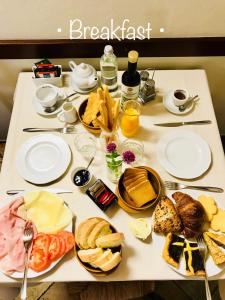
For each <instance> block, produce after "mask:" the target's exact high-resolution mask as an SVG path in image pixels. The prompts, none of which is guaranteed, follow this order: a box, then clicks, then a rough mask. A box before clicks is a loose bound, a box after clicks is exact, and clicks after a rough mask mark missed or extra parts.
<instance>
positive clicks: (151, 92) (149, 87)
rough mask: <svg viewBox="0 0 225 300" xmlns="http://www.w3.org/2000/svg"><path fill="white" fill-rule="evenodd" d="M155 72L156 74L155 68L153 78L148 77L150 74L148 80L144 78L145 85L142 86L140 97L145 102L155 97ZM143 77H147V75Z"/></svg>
mask: <svg viewBox="0 0 225 300" xmlns="http://www.w3.org/2000/svg"><path fill="white" fill-rule="evenodd" d="M144 72H147V70H145V71H143V73H144ZM141 73H142V72H141ZM147 73H148V72H147ZM154 74H155V70H154V71H153V75H152V78H148V77H149V75H148V77H147V80H143V86H142V87H141V89H140V93H139V97H140V99H141V101H142V103H143V104H145V103H147V102H149V101H150V100H153V99H155V96H156V92H155V81H154V80H153V77H154ZM143 77H144V79H145V78H146V75H145V76H143Z"/></svg>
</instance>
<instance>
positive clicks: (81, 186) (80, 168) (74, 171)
mask: <svg viewBox="0 0 225 300" xmlns="http://www.w3.org/2000/svg"><path fill="white" fill-rule="evenodd" d="M80 170H85V167H77V168H75V169H74V170H73V172H72V173H71V180H72V182H73V184H74V185H75V186H77V187H79V188H83V187H86V186H87V185H88V184H89V183H90V182H91V180H92V177H93V175H92V174H91V172H90V171H89V170H88V172H89V174H90V177H89V180H88V181H87V182H86V183H85V184H84V185H76V184H75V183H74V180H73V179H74V176H75V174H76V173H77V172H78V171H80Z"/></svg>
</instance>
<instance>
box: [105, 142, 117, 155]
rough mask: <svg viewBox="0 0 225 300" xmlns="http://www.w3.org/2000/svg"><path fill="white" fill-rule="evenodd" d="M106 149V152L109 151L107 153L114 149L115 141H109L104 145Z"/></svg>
mask: <svg viewBox="0 0 225 300" xmlns="http://www.w3.org/2000/svg"><path fill="white" fill-rule="evenodd" d="M106 150H107V152H109V153H112V152H114V151H116V144H115V143H109V144H108V145H107V146H106Z"/></svg>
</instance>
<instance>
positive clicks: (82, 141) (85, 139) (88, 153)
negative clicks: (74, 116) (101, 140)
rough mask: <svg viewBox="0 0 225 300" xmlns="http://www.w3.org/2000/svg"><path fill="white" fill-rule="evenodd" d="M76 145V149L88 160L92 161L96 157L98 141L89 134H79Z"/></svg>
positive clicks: (75, 139)
mask: <svg viewBox="0 0 225 300" xmlns="http://www.w3.org/2000/svg"><path fill="white" fill-rule="evenodd" d="M74 144H75V147H76V149H77V150H78V151H79V152H80V153H81V155H82V156H83V157H85V158H86V159H90V158H91V157H93V156H95V153H96V144H97V140H96V138H95V137H94V136H92V135H90V134H89V133H86V132H82V133H77V134H76V135H75V138H74Z"/></svg>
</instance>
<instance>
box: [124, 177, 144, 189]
mask: <svg viewBox="0 0 225 300" xmlns="http://www.w3.org/2000/svg"><path fill="white" fill-rule="evenodd" d="M146 180H148V179H147V176H145V175H141V176H140V177H134V178H133V179H128V180H124V181H123V185H124V187H125V188H126V189H129V188H132V186H134V185H138V184H139V183H140V182H145V181H146Z"/></svg>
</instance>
